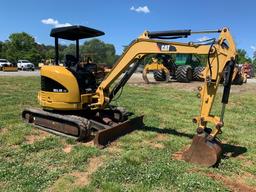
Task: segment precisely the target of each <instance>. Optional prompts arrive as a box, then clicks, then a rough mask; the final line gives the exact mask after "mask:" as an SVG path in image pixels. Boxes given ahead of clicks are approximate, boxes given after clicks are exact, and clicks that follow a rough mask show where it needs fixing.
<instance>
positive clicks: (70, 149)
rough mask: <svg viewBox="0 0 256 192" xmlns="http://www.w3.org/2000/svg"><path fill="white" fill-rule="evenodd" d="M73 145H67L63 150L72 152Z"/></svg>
mask: <svg viewBox="0 0 256 192" xmlns="http://www.w3.org/2000/svg"><path fill="white" fill-rule="evenodd" d="M72 148H73V145H66V146H65V147H64V148H63V149H62V150H63V151H64V152H65V153H70V152H71V151H72Z"/></svg>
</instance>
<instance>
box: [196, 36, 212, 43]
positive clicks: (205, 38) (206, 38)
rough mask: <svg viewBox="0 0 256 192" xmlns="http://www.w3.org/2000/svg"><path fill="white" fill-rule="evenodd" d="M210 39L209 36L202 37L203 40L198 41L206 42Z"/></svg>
mask: <svg viewBox="0 0 256 192" xmlns="http://www.w3.org/2000/svg"><path fill="white" fill-rule="evenodd" d="M208 39H209V37H207V36H203V37H201V38H198V39H197V40H198V41H200V42H201V41H206V40H208Z"/></svg>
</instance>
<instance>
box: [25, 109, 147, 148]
mask: <svg viewBox="0 0 256 192" xmlns="http://www.w3.org/2000/svg"><path fill="white" fill-rule="evenodd" d="M130 115H131V114H130V113H128V112H125V111H124V110H123V109H105V110H102V111H97V112H93V113H85V112H84V113H83V112H70V111H69V112H65V113H63V112H59V113H58V112H56V111H46V110H42V109H38V108H27V109H25V110H23V112H22V118H23V119H24V120H25V121H26V122H27V123H29V124H31V125H33V126H35V127H37V128H39V129H42V130H44V131H47V132H50V133H53V134H55V135H60V136H65V137H69V138H73V139H76V140H78V141H89V140H91V139H92V138H93V139H94V144H95V145H97V146H100V147H104V146H106V145H108V144H109V143H110V142H112V141H114V140H115V139H117V138H118V137H120V136H122V135H125V134H127V133H129V132H132V131H133V130H135V129H139V128H141V127H143V116H140V117H135V118H132V119H128V116H130Z"/></svg>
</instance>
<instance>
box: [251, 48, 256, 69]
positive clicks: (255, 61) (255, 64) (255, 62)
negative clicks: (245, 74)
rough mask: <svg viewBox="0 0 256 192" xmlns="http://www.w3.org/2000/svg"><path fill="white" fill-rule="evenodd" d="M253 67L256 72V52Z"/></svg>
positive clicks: (255, 52)
mask: <svg viewBox="0 0 256 192" xmlns="http://www.w3.org/2000/svg"><path fill="white" fill-rule="evenodd" d="M252 65H253V68H254V71H255V70H256V51H254V53H253V61H252Z"/></svg>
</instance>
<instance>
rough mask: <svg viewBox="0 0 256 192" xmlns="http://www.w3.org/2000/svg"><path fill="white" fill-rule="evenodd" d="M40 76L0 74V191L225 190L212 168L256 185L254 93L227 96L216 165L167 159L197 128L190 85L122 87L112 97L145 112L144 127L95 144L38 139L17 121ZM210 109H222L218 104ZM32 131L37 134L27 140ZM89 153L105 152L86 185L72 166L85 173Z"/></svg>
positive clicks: (30, 100) (138, 112) (33, 102)
mask: <svg viewBox="0 0 256 192" xmlns="http://www.w3.org/2000/svg"><path fill="white" fill-rule="evenodd" d="M39 83H40V79H39V78H38V77H0V90H1V92H0V98H1V100H0V191H49V190H52V191H63V190H65V191H206V190H207V191H229V188H228V187H227V186H226V185H225V184H224V183H223V181H219V180H214V179H212V178H210V177H207V175H209V174H216V175H221V176H223V177H226V178H236V179H238V178H239V177H243V178H244V181H241V182H243V183H244V184H245V185H248V186H251V187H255V188H256V183H255V178H256V163H255V157H256V139H255V137H256V124H255V123H256V121H255V116H256V110H255V108H256V97H255V93H249V92H248V93H239V94H238V93H234V94H232V95H231V98H230V103H229V105H228V106H227V109H226V114H225V126H224V128H223V134H222V135H221V139H222V140H223V141H224V142H225V143H226V145H224V147H225V151H226V153H225V154H224V155H225V156H223V157H222V160H221V162H220V164H219V167H218V168H203V167H200V166H197V165H193V164H188V163H186V162H183V161H179V160H175V159H173V158H172V155H173V154H174V153H175V152H177V151H179V150H181V149H184V148H185V147H186V146H188V145H189V144H190V142H191V136H192V135H193V134H194V132H195V128H196V127H195V125H193V124H192V122H191V119H192V117H194V116H197V115H198V113H199V99H197V98H196V93H195V92H189V91H182V90H178V89H173V88H168V87H162V86H161V85H154V86H146V87H132V86H127V87H126V88H125V89H124V92H123V95H122V97H121V98H120V99H119V100H118V101H117V102H116V103H113V104H117V105H119V106H123V107H126V108H127V109H128V110H130V111H132V112H134V113H135V114H136V115H145V117H144V123H145V125H146V126H145V128H144V129H142V130H137V131H134V132H132V133H131V134H128V135H126V136H124V137H122V138H120V139H119V140H118V141H117V142H115V143H114V144H113V145H111V146H110V147H108V148H106V149H103V150H100V149H98V148H96V147H93V146H89V145H86V144H82V143H75V142H74V141H73V140H69V139H63V138H60V137H57V136H53V135H47V136H46V137H44V138H40V133H39V131H38V130H37V129H34V128H33V127H31V126H28V125H26V124H24V123H23V122H22V120H21V117H20V116H21V111H22V109H23V108H24V107H26V106H38V104H37V100H36V96H37V90H39V88H40V85H39ZM220 98H221V96H220V95H218V96H217V100H216V103H220ZM213 111H214V112H215V113H217V114H219V111H220V104H217V106H216V107H214V109H213ZM31 135H35V136H37V137H38V139H37V140H35V141H34V142H33V143H32V144H29V143H28V142H26V139H27V137H28V136H31ZM66 145H72V146H73V147H72V150H71V152H70V153H65V152H64V151H63V148H64V147H65V146H66ZM92 157H104V163H103V165H102V166H100V167H99V168H98V169H97V171H96V172H94V173H92V175H90V182H89V184H88V185H83V184H80V185H76V182H75V181H76V177H75V176H73V175H72V173H75V172H76V173H77V172H86V170H87V168H88V162H89V160H90V158H92Z"/></svg>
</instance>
